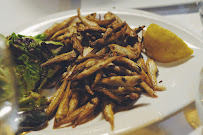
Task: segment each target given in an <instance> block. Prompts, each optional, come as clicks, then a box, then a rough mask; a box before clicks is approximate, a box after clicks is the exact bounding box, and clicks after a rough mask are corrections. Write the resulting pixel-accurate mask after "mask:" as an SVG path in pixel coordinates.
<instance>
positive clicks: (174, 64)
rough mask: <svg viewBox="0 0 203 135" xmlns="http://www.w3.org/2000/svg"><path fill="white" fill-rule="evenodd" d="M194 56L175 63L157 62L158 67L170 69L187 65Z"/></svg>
mask: <svg viewBox="0 0 203 135" xmlns="http://www.w3.org/2000/svg"><path fill="white" fill-rule="evenodd" d="M193 57H194V56H193V55H192V56H189V57H187V58H183V59H180V60H177V61H174V62H169V63H161V62H157V61H156V64H157V66H159V67H166V68H170V67H175V66H179V65H181V64H183V63H186V62H187V61H189V60H190V59H192V58H193Z"/></svg>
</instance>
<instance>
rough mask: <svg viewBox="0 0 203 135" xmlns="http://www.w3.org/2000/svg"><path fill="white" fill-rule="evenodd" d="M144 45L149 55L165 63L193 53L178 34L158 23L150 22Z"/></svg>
mask: <svg viewBox="0 0 203 135" xmlns="http://www.w3.org/2000/svg"><path fill="white" fill-rule="evenodd" d="M143 47H144V49H145V50H146V53H147V55H148V56H149V57H151V58H153V59H154V60H156V61H158V62H164V63H166V62H173V61H176V60H179V59H182V58H186V57H188V56H190V55H191V54H192V53H193V50H192V49H191V48H189V47H188V45H187V44H186V43H185V42H184V41H183V40H182V39H181V38H179V37H178V36H177V35H176V34H174V33H173V32H171V31H169V30H167V29H165V28H163V27H161V26H159V25H156V24H150V25H149V27H148V28H147V30H146V33H145V35H144V41H143Z"/></svg>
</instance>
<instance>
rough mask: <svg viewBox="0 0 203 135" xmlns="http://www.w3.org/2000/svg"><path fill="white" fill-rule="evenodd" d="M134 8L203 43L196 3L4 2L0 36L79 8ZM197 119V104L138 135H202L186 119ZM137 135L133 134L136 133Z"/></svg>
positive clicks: (140, 0) (167, 0)
mask: <svg viewBox="0 0 203 135" xmlns="http://www.w3.org/2000/svg"><path fill="white" fill-rule="evenodd" d="M95 6H97V7H98V8H99V7H101V8H102V7H105V8H107V7H108V8H120V7H122V8H131V9H140V10H145V11H148V12H152V13H155V14H159V15H161V16H164V17H166V18H167V19H168V20H170V21H172V22H174V23H176V24H178V25H180V26H182V27H184V28H186V29H188V30H189V31H191V33H193V34H194V35H195V36H196V37H198V38H199V39H203V30H202V24H201V21H200V16H199V13H198V6H197V0H179V1H177V0H162V1H161V0H151V1H150V2H149V0H148V1H147V0H128V1H127V2H126V1H125V2H124V1H123V0H103V1H100V0H57V1H56V0H2V1H1V8H0V16H1V21H0V33H1V34H4V35H9V34H11V33H12V32H16V31H17V30H18V28H20V27H22V26H23V24H27V23H29V22H32V21H34V20H36V19H38V18H41V17H45V16H47V15H50V14H53V13H57V12H61V11H66V10H70V9H76V8H92V7H95ZM190 114H191V115H192V116H195V117H197V113H196V109H195V105H194V103H192V104H190V105H188V106H187V107H185V108H183V109H182V110H180V111H178V112H176V113H175V114H173V115H172V116H170V117H168V118H166V119H164V120H162V121H160V122H157V123H154V124H152V125H150V126H148V127H145V128H142V129H139V130H137V131H135V132H136V133H137V134H141V135H142V134H151V135H153V134H156V135H200V134H202V133H201V132H202V128H201V127H198V126H199V124H198V122H191V121H188V119H186V118H187V115H190ZM133 134H134V133H133Z"/></svg>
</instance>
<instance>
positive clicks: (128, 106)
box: [114, 102, 150, 114]
mask: <svg viewBox="0 0 203 135" xmlns="http://www.w3.org/2000/svg"><path fill="white" fill-rule="evenodd" d="M147 105H150V104H149V103H140V104H135V102H132V103H131V104H129V105H127V106H125V105H120V106H118V107H116V108H115V110H114V113H115V114H116V113H118V112H123V111H129V110H132V109H136V108H139V107H144V106H147Z"/></svg>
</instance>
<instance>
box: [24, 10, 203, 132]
mask: <svg viewBox="0 0 203 135" xmlns="http://www.w3.org/2000/svg"><path fill="white" fill-rule="evenodd" d="M107 11H111V12H114V13H115V14H117V15H118V16H120V17H121V19H122V20H125V21H126V22H127V23H128V24H129V25H130V26H131V27H135V26H139V25H146V26H148V25H149V24H151V23H156V24H158V25H160V26H162V27H164V28H166V29H169V30H171V31H173V32H174V33H176V34H177V35H178V36H179V37H181V38H182V39H183V40H184V41H185V42H187V43H188V45H189V46H190V47H192V48H193V49H194V54H193V55H192V57H190V59H183V60H181V61H177V62H174V63H168V64H164V63H157V64H158V68H159V76H158V81H160V80H162V81H163V82H162V85H165V86H166V87H167V90H166V91H161V92H157V95H158V98H151V97H148V96H146V95H142V96H141V98H140V99H139V100H138V101H137V102H136V103H135V106H139V105H140V107H137V108H134V109H132V110H128V111H123V112H119V113H116V114H115V129H114V131H111V129H110V125H109V123H108V122H106V121H105V120H104V118H103V117H102V115H99V116H98V117H96V118H95V119H94V120H92V121H90V122H88V123H86V124H83V125H80V126H77V127H76V128H72V127H67V128H63V129H55V130H53V129H52V127H53V120H51V121H49V124H48V126H47V127H46V128H44V129H42V130H40V131H33V132H30V133H29V134H30V135H36V134H37V135H59V134H60V135H65V134H68V135H83V134H88V135H92V134H106V133H107V134H108V133H110V134H121V133H129V132H132V131H133V130H135V129H137V128H140V127H143V126H146V125H149V124H151V123H153V122H156V121H159V120H161V119H163V118H165V117H166V116H169V115H171V114H172V113H174V112H176V111H178V110H180V109H181V108H183V107H185V106H186V105H188V104H189V103H191V102H193V101H194V97H195V96H194V93H195V92H194V91H195V89H196V87H197V82H198V81H197V79H198V75H199V72H200V68H201V67H202V65H203V60H201V59H200V58H203V51H202V47H203V46H202V44H203V43H202V42H201V41H200V40H199V39H197V38H196V37H194V36H193V35H192V34H190V33H188V32H187V31H185V30H184V29H182V28H180V27H178V26H176V25H173V24H171V23H170V22H168V21H167V20H166V19H165V18H162V17H160V16H157V15H154V14H151V13H148V12H143V11H139V10H115V9H105V10H104V9H103V10H99V9H96V10H95V9H88V10H87V9H86V10H81V13H82V14H83V15H86V14H90V13H92V12H97V13H100V14H101V15H103V14H105V13H106V12H107ZM73 15H76V10H73V11H67V12H62V13H58V14H54V15H52V16H48V17H46V18H43V19H41V20H39V21H37V22H35V23H33V25H31V26H30V27H27V28H26V29H24V30H23V31H21V32H20V33H21V34H25V35H33V36H34V35H36V34H39V33H42V32H43V31H44V30H45V29H47V28H48V27H50V26H51V25H52V24H53V23H56V22H61V21H62V20H64V19H66V18H68V17H70V16H73Z"/></svg>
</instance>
